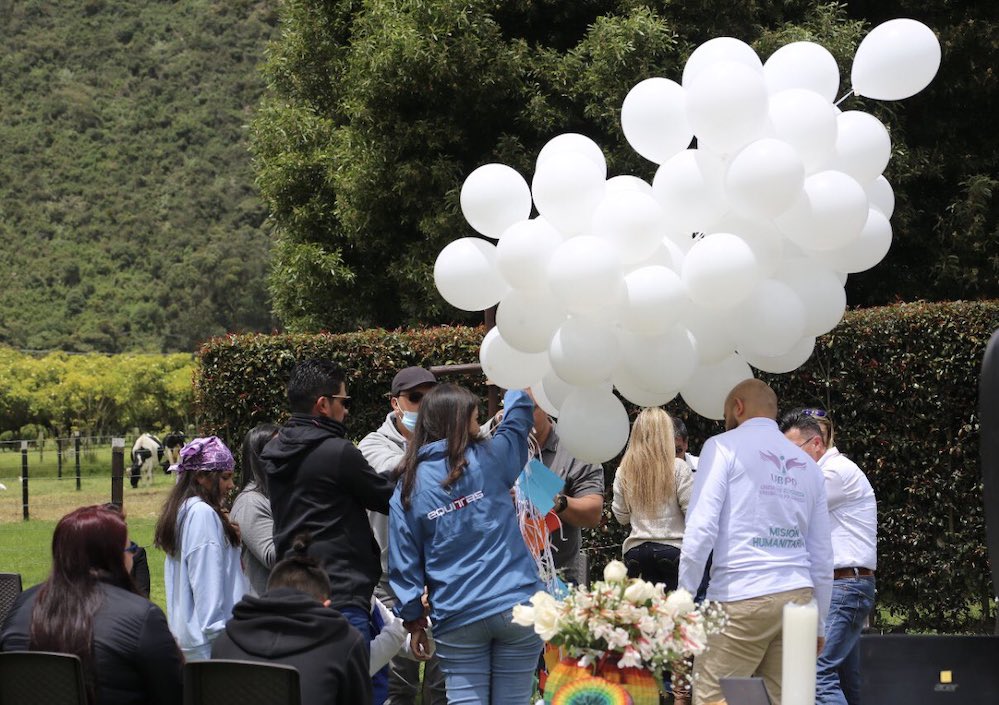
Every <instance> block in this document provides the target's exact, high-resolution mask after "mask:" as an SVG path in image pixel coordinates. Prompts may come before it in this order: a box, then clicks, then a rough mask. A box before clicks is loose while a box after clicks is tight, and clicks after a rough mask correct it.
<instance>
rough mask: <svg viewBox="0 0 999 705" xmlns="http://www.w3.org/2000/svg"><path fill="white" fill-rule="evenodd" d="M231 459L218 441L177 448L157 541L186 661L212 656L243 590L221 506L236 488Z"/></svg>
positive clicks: (232, 531) (233, 534)
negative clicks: (173, 479) (173, 480)
mask: <svg viewBox="0 0 999 705" xmlns="http://www.w3.org/2000/svg"><path fill="white" fill-rule="evenodd" d="M235 465H236V463H235V461H234V460H233V457H232V453H230V452H229V449H228V448H226V446H225V444H224V443H223V442H222V441H221V440H219V439H218V438H217V437H215V436H209V437H208V438H195V439H194V440H193V441H191V442H190V443H188V444H187V445H185V446H184V447H183V448H181V449H180V462H179V463H178V464H177V465H176V466H174V467H173V468H171V471H172V472H176V473H177V478H178V479H177V484H176V485H174V487H173V490H171V492H170V495H169V497H167V500H166V503H165V504H164V506H163V513H162V514H161V515H160V519H159V521H158V522H157V523H156V533H155V534H154V539H153V540H154V543H155V544H156V547H157V548H159V549H161V550H163V551H164V552H165V553H166V554H167V556H166V569H165V574H164V581H165V583H166V601H167V616H168V618H169V621H170V631H172V632H173V634H174V636H175V637H177V643H178V644H180V648H181V650H182V651H183V652H184V655H185V656H186V657H187V658H188V659H207V658H209V657H210V656H211V650H212V641H213V640H214V639H215V637H216V636H218V635H219V634H220V633H221V632H222V630H223V629H224V628H225V623H226V621H227V620H228V619H229V617H231V616H232V607H233V605H235V604H236V603H237V602H239V599H240V598H241V597H242V596H243V594H244V593H245V592H246V578H245V576H244V575H243V570H242V568H241V567H240V562H239V560H240V556H239V527H237V526H236V525H235V524H233V523H232V522H231V521H229V515H228V513H227V512H226V511H225V509H223V506H222V504H223V501H224V499H225V497H226V495H227V494H228V493H229V492H230V491H232V488H233V481H232V475H233V469H234V468H235Z"/></svg>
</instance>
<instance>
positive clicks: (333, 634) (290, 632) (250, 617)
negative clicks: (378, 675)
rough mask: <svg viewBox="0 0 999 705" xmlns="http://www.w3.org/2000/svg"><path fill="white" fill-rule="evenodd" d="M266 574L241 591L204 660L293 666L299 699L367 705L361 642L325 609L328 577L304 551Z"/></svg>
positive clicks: (298, 549)
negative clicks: (259, 589)
mask: <svg viewBox="0 0 999 705" xmlns="http://www.w3.org/2000/svg"><path fill="white" fill-rule="evenodd" d="M306 543H307V542H306V541H304V540H303V539H301V538H300V539H297V540H296V544H295V546H294V547H293V551H294V555H293V556H292V557H291V558H288V559H286V560H283V561H281V562H280V563H278V564H277V565H276V566H274V570H273V571H272V572H271V577H270V579H269V580H268V582H267V592H265V593H264V594H263V595H261V596H260V597H253V596H251V595H246V596H244V597H243V599H242V600H240V601H239V602H238V603H237V604H236V606H235V607H234V608H233V610H232V619H230V620H229V622H228V623H227V624H226V625H225V631H224V632H223V633H222V634H220V635H219V636H218V638H217V639H216V640H215V643H214V644H213V645H212V658H219V659H239V660H249V661H265V662H268V663H278V664H282V665H285V666H294V667H295V668H296V669H298V674H299V686H300V688H301V692H302V705H354V704H355V703H358V704H359V705H371V676H370V675H368V658H369V652H368V650H369V646H368V642H367V641H365V640H364V638H363V637H362V636H361V635H360V634H359V633H358V631H357V630H356V629H354V628H353V627H352V626H350V624H349V623H348V622H347V620H346V619H345V618H344V617H343V615H341V614H340V613H339V612H337V611H336V610H334V609H331V608H330V607H329V604H330V601H329V599H328V598H327V597H326V595H328V594H329V592H330V582H329V578H328V577H327V576H326V573H325V571H323V570H322V569H321V568H320V567H319V566H318V565H317V563H316V562H315V561H314V560H312V559H311V558H307V557H305V555H304V550H305V544H306Z"/></svg>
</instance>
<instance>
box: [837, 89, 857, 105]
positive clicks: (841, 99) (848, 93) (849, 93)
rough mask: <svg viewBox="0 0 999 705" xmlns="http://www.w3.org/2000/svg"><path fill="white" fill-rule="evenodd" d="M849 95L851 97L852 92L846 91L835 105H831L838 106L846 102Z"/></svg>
mask: <svg viewBox="0 0 999 705" xmlns="http://www.w3.org/2000/svg"><path fill="white" fill-rule="evenodd" d="M851 95H853V91H852V90H851V91H847V92H846V95H844V96H843V97H842V98H840V99H839V100H837V101H836V102H835V103H833V105H837V106H838V105H839V104H840V103H842V102H843V101H844V100H846V99H847V98H849V97H850V96H851Z"/></svg>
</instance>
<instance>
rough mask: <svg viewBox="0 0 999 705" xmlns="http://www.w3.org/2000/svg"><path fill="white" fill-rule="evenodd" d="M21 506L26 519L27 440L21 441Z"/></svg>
mask: <svg viewBox="0 0 999 705" xmlns="http://www.w3.org/2000/svg"><path fill="white" fill-rule="evenodd" d="M21 506H22V511H23V512H24V520H25V521H27V520H28V442H27V441H21Z"/></svg>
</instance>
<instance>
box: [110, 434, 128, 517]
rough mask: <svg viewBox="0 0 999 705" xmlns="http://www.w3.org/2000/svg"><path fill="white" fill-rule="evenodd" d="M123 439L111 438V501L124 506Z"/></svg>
mask: <svg viewBox="0 0 999 705" xmlns="http://www.w3.org/2000/svg"><path fill="white" fill-rule="evenodd" d="M124 486H125V439H124V438H112V439H111V501H112V502H114V503H115V504H117V505H118V506H119V507H123V508H124V506H125V497H124Z"/></svg>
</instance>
